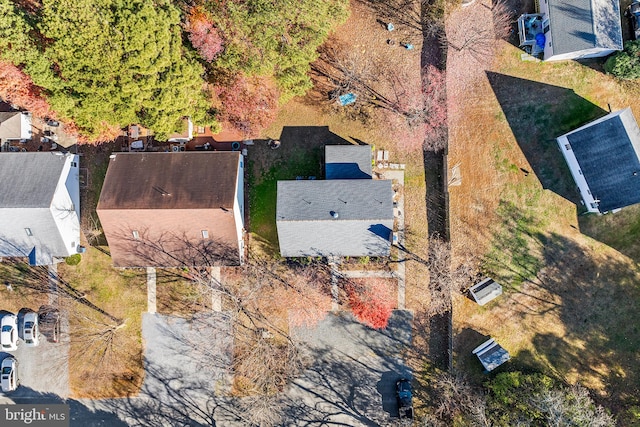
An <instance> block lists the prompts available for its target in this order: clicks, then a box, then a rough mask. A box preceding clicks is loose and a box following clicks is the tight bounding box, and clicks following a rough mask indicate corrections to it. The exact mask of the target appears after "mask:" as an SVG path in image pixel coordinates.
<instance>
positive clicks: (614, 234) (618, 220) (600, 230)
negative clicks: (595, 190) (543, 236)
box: [578, 204, 640, 262]
mask: <svg viewBox="0 0 640 427" xmlns="http://www.w3.org/2000/svg"><path fill="white" fill-rule="evenodd" d="M578 225H579V227H580V232H581V233H582V234H585V235H587V236H589V237H592V238H594V239H596V240H598V241H600V242H602V243H604V244H606V245H609V246H611V247H612V248H614V249H616V250H617V251H619V252H621V253H623V254H625V255H626V256H628V257H629V258H631V259H633V260H634V261H636V262H639V261H640V244H638V242H639V241H640V204H638V205H633V206H627V207H625V208H623V209H622V210H621V211H620V212H616V213H608V214H605V215H597V214H588V215H581V216H579V217H578Z"/></svg>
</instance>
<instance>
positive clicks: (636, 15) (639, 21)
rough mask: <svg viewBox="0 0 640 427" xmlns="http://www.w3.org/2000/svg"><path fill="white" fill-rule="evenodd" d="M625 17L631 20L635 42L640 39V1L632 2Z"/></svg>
mask: <svg viewBox="0 0 640 427" xmlns="http://www.w3.org/2000/svg"><path fill="white" fill-rule="evenodd" d="M624 15H625V16H626V17H627V19H629V25H630V26H631V37H633V39H634V40H638V39H640V0H635V1H633V2H631V4H630V5H629V7H628V8H627V10H625V12H624Z"/></svg>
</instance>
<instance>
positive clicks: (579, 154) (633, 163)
mask: <svg viewBox="0 0 640 427" xmlns="http://www.w3.org/2000/svg"><path fill="white" fill-rule="evenodd" d="M557 142H558V146H559V147H560V151H562V154H563V155H564V158H565V160H566V162H567V164H568V165H569V169H570V170H571V174H572V175H573V179H574V180H575V182H576V184H577V185H578V189H579V190H580V195H581V197H582V201H583V203H584V205H585V207H586V208H587V210H588V211H589V212H594V213H605V212H611V211H616V210H618V209H621V208H623V207H625V206H630V205H634V204H636V203H640V129H639V128H638V124H637V122H636V119H635V118H634V117H633V113H632V112H631V109H630V108H625V109H624V110H620V111H616V112H613V113H610V114H607V115H606V116H604V117H601V118H599V119H597V120H595V121H593V122H591V123H587V124H586V125H584V126H582V127H580V128H578V129H576V130H574V131H571V132H569V133H567V134H565V135H562V136H560V137H558V138H557Z"/></svg>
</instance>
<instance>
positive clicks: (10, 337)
mask: <svg viewBox="0 0 640 427" xmlns="http://www.w3.org/2000/svg"><path fill="white" fill-rule="evenodd" d="M1 327H2V332H1V334H0V343H1V345H2V351H14V350H16V349H17V348H18V318H17V317H16V316H15V314H7V315H5V316H4V317H3V318H2V323H1Z"/></svg>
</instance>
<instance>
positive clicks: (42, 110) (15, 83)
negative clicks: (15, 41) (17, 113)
mask: <svg viewBox="0 0 640 427" xmlns="http://www.w3.org/2000/svg"><path fill="white" fill-rule="evenodd" d="M40 92H41V89H40V88H39V87H38V86H36V85H34V84H33V81H32V80H31V77H29V76H27V75H26V74H25V73H23V72H22V71H21V70H20V69H19V68H18V67H16V66H15V65H13V64H11V63H10V62H7V61H0V98H2V99H3V100H5V101H6V102H9V103H11V104H13V105H15V106H17V107H19V108H23V109H25V110H28V111H30V112H31V113H32V114H33V115H35V116H37V117H53V112H52V111H51V109H50V107H49V104H48V103H47V101H46V100H45V99H44V98H43V97H42V96H41V94H40Z"/></svg>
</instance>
